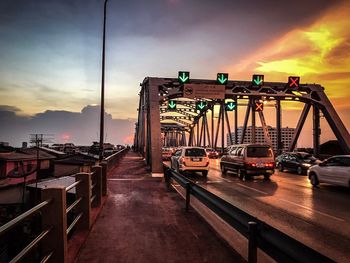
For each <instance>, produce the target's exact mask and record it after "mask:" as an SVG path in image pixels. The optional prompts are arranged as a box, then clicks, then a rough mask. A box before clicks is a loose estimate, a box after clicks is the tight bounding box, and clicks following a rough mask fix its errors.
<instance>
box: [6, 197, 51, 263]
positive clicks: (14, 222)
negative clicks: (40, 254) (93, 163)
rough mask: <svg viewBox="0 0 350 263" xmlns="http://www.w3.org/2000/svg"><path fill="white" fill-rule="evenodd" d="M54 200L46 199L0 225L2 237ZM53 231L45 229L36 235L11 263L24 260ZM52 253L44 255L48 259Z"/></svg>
mask: <svg viewBox="0 0 350 263" xmlns="http://www.w3.org/2000/svg"><path fill="white" fill-rule="evenodd" d="M51 202H52V200H46V201H43V202H41V203H39V204H38V205H36V206H34V207H33V208H31V209H29V210H28V211H26V212H24V213H23V214H21V215H19V216H18V217H16V218H14V219H12V220H11V221H10V222H8V223H6V224H5V225H3V226H1V227H0V237H1V236H3V235H4V234H5V233H7V232H8V231H10V230H11V229H12V228H14V227H15V226H17V225H18V224H20V223H22V222H23V221H24V220H25V219H27V218H29V217H31V216H33V215H34V214H36V213H39V212H40V211H41V210H42V209H43V208H44V207H46V206H47V205H48V204H50V203H51ZM50 231H51V229H45V230H43V231H41V233H40V234H38V235H36V236H35V237H34V239H33V240H32V241H31V242H30V243H29V244H28V245H27V246H26V247H24V248H23V249H22V250H21V251H20V252H19V253H18V254H17V255H16V256H15V257H14V258H13V259H12V260H11V261H10V263H15V262H19V261H20V260H22V259H23V258H24V257H25V256H26V255H27V254H28V253H29V252H30V251H31V250H32V249H33V248H34V247H36V246H37V245H38V244H39V242H40V241H41V240H42V239H43V238H44V237H45V236H46V235H47V234H48V233H49V232H50ZM51 255H52V252H50V253H48V254H47V255H45V256H44V258H46V259H47V260H49V259H50V257H51Z"/></svg>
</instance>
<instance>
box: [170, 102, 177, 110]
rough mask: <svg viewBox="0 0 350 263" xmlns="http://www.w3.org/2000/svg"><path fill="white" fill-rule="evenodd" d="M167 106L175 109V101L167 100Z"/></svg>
mask: <svg viewBox="0 0 350 263" xmlns="http://www.w3.org/2000/svg"><path fill="white" fill-rule="evenodd" d="M169 107H170V109H175V107H176V103H175V102H174V101H170V102H169Z"/></svg>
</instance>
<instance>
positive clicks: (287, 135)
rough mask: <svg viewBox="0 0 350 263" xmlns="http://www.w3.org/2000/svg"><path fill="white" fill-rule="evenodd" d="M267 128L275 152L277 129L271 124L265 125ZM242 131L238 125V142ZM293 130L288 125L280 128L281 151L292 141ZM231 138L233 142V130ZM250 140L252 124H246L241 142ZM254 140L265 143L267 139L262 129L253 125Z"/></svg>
mask: <svg viewBox="0 0 350 263" xmlns="http://www.w3.org/2000/svg"><path fill="white" fill-rule="evenodd" d="M267 128H268V131H269V135H270V139H271V143H272V148H273V150H274V151H275V152H276V151H277V129H276V128H273V127H271V126H267ZM242 131H243V127H239V128H238V132H237V138H238V140H237V141H238V142H240V140H241V137H242ZM294 131H295V128H289V127H284V128H281V141H282V145H283V147H282V151H288V148H289V145H290V144H291V142H292V138H293V135H294ZM228 136H229V135H228ZM228 136H227V145H230V144H231V142H230V137H228ZM231 138H232V141H233V142H234V141H235V133H234V132H232V133H231ZM251 141H252V126H248V127H247V130H246V133H245V136H244V141H243V143H251ZM255 142H256V143H267V141H266V140H265V135H264V130H263V128H262V127H255Z"/></svg>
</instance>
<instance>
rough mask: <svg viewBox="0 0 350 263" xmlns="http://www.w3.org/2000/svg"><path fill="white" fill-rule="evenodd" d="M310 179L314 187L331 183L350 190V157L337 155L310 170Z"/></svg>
mask: <svg viewBox="0 0 350 263" xmlns="http://www.w3.org/2000/svg"><path fill="white" fill-rule="evenodd" d="M307 173H308V177H309V180H310V183H311V184H312V185H313V186H316V185H318V184H319V183H329V184H334V185H340V186H346V187H349V188H350V155H337V156H333V157H331V158H328V159H327V160H325V161H323V162H322V163H320V164H317V165H315V166H312V167H311V168H310V169H309V170H308V172H307Z"/></svg>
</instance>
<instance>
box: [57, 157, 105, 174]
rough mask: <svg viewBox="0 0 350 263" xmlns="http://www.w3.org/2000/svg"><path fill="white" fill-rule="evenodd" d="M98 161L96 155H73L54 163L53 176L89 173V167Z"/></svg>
mask: <svg viewBox="0 0 350 263" xmlns="http://www.w3.org/2000/svg"><path fill="white" fill-rule="evenodd" d="M98 161H99V158H98V156H97V155H90V154H87V153H74V154H72V155H69V156H67V157H65V158H62V159H59V160H56V161H55V162H54V166H55V169H54V170H55V172H54V176H55V177H61V176H67V175H72V174H75V173H79V172H85V173H89V172H91V167H92V166H95V165H97V164H98Z"/></svg>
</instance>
